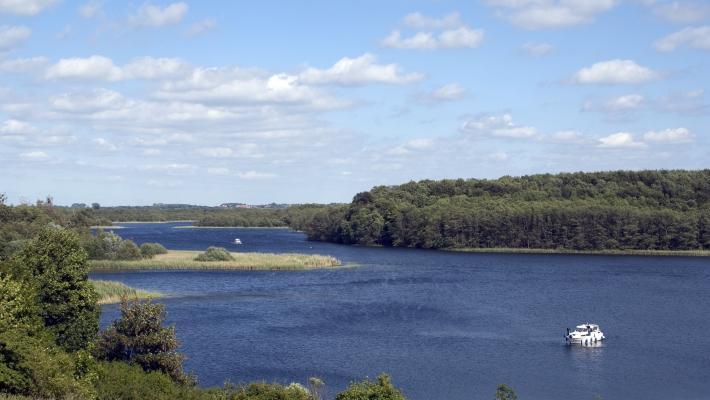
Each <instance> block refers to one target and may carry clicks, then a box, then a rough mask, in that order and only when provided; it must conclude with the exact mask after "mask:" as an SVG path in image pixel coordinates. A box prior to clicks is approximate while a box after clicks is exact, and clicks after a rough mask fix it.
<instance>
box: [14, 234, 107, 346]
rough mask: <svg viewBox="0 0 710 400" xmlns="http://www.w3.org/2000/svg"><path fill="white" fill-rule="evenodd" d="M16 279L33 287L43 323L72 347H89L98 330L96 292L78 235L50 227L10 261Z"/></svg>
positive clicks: (60, 339) (57, 338)
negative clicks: (89, 277)
mask: <svg viewBox="0 0 710 400" xmlns="http://www.w3.org/2000/svg"><path fill="white" fill-rule="evenodd" d="M9 270H10V274H11V275H12V276H13V278H14V279H16V280H18V281H21V282H23V283H24V284H26V285H28V286H30V287H32V288H33V291H34V293H35V294H36V299H37V300H36V301H37V304H38V307H39V315H40V317H41V319H42V321H43V323H44V326H45V327H46V328H47V329H48V331H49V332H51V333H52V334H53V335H54V336H55V338H56V341H57V343H58V344H59V345H60V346H62V347H64V348H65V349H67V350H69V351H76V350H79V349H83V348H86V346H87V344H88V343H89V342H91V341H92V340H93V339H94V338H95V336H96V333H97V332H98V324H99V322H98V321H99V312H100V309H99V306H98V305H97V304H96V300H97V295H96V292H94V288H93V286H92V285H91V283H90V282H89V281H88V271H89V269H88V265H87V257H86V252H85V251H84V249H82V248H81V246H80V244H79V239H78V236H77V235H76V234H75V233H74V232H72V231H69V230H66V229H63V228H57V227H48V228H45V229H44V230H42V231H41V232H40V234H39V235H38V236H37V237H36V238H35V239H33V240H32V241H30V242H29V243H28V245H27V246H26V247H25V248H23V249H22V250H21V251H20V252H18V253H17V254H16V255H15V256H14V257H13V259H12V260H11V262H10V263H9Z"/></svg>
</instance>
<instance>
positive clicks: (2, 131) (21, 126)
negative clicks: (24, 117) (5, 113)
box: [0, 119, 37, 136]
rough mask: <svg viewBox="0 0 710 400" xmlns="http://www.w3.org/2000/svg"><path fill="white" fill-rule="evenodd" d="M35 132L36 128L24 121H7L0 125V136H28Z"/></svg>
mask: <svg viewBox="0 0 710 400" xmlns="http://www.w3.org/2000/svg"><path fill="white" fill-rule="evenodd" d="M36 132H37V128H35V127H34V126H32V125H30V124H28V123H27V122H24V121H18V120H16V119H8V120H6V121H3V122H2V123H0V135H9V136H10V135H11V136H16V135H29V134H33V133H36Z"/></svg>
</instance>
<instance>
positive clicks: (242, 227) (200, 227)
mask: <svg viewBox="0 0 710 400" xmlns="http://www.w3.org/2000/svg"><path fill="white" fill-rule="evenodd" d="M173 229H291V228H289V227H288V226H200V225H181V226H174V227H173Z"/></svg>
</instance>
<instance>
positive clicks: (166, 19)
mask: <svg viewBox="0 0 710 400" xmlns="http://www.w3.org/2000/svg"><path fill="white" fill-rule="evenodd" d="M187 10H188V6H187V4H186V3H183V2H179V3H171V4H169V5H167V6H165V7H159V6H155V5H152V4H150V3H144V4H143V5H142V6H141V7H140V8H139V9H138V13H137V14H136V15H133V16H131V17H130V18H129V22H130V23H131V24H132V25H134V26H143V27H153V28H157V27H162V26H167V25H175V24H177V23H179V22H180V21H182V19H183V17H185V15H186V14H187Z"/></svg>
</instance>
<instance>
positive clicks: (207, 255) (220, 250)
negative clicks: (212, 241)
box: [195, 246, 234, 261]
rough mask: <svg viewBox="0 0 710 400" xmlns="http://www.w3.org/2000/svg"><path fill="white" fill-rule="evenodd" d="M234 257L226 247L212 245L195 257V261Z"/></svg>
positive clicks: (230, 258) (228, 259)
mask: <svg viewBox="0 0 710 400" xmlns="http://www.w3.org/2000/svg"><path fill="white" fill-rule="evenodd" d="M231 260H234V257H232V255H231V254H230V253H229V251H227V249H225V248H224V247H214V246H210V247H208V248H207V250H206V251H205V252H204V253H202V254H199V255H198V256H197V257H195V261H231Z"/></svg>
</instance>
